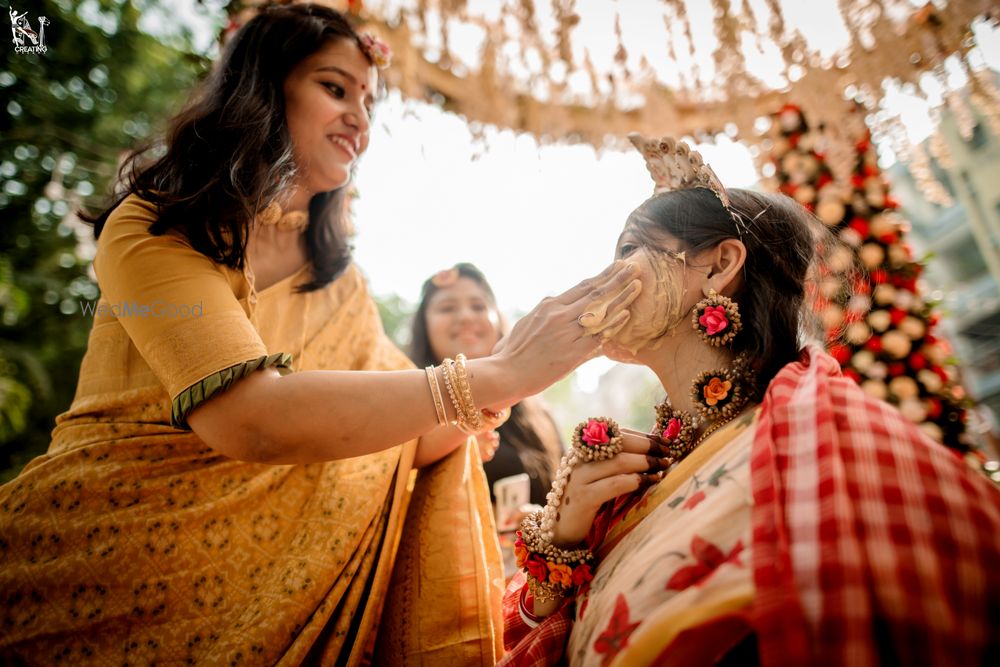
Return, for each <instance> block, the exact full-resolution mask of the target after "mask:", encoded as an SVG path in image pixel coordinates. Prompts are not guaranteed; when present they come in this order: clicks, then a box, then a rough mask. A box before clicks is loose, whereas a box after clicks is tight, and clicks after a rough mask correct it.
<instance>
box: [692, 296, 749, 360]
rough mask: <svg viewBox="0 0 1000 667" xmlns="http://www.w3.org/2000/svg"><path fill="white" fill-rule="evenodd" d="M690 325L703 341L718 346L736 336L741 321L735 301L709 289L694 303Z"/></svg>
mask: <svg viewBox="0 0 1000 667" xmlns="http://www.w3.org/2000/svg"><path fill="white" fill-rule="evenodd" d="M691 326H692V327H694V329H695V331H697V332H698V335H699V336H701V339H702V340H703V341H705V342H706V343H708V344H709V345H712V346H714V347H719V346H720V345H725V344H727V343H729V342H730V341H731V340H732V339H733V338H736V334H738V333H739V332H740V329H742V328H743V323H742V322H741V321H740V310H739V307H738V306H737V305H736V302H735V301H733V300H732V299H730V298H729V297H728V296H723V295H721V294H719V293H718V292H716V291H715V290H714V289H710V290H708V296H706V297H705V298H704V299H702V300H701V301H699V302H698V303H697V304H696V305H695V307H694V314H693V315H692V316H691Z"/></svg>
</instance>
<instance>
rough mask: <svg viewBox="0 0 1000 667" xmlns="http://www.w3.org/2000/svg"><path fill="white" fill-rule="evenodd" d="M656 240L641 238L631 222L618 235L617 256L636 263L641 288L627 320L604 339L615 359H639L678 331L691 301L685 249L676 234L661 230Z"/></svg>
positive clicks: (605, 350)
mask: <svg viewBox="0 0 1000 667" xmlns="http://www.w3.org/2000/svg"><path fill="white" fill-rule="evenodd" d="M655 241H656V243H654V244H650V243H649V241H648V240H646V241H642V240H640V237H639V235H638V234H637V232H636V228H635V223H632V222H630V223H629V224H628V225H626V227H625V230H624V231H623V232H622V235H621V236H620V237H619V239H618V245H617V248H616V250H615V257H616V258H617V259H629V260H632V261H634V262H636V263H637V264H638V265H639V275H638V279H639V280H640V281H641V282H642V292H641V293H640V294H639V296H638V297H637V298H636V300H635V301H634V302H632V305H631V306H629V311H630V312H631V313H632V315H631V318H630V319H629V322H628V324H626V325H625V327H624V328H623V329H622V330H621V331H619V332H617V333H616V334H615V335H614V336H612V337H611V339H610V340H609V341H608V342H607V343H605V346H604V352H605V354H606V355H607V356H608V357H610V358H612V359H615V360H618V361H631V362H634V361H638V359H637V355H641V353H642V352H643V351H646V350H657V349H659V348H660V347H661V346H662V345H663V344H664V342H665V341H666V340H667V339H668V338H670V337H671V336H673V335H674V334H675V333H677V331H678V329H679V328H680V325H682V324H683V323H684V322H685V321H686V320H687V315H688V312H689V311H690V308H691V305H693V302H692V303H687V302H688V301H691V299H690V298H689V294H688V292H689V291H690V290H689V287H690V285H689V283H691V282H693V280H692V279H691V278H690V277H689V273H690V271H691V268H690V267H689V266H688V261H689V258H688V253H686V252H684V251H682V250H680V247H681V244H680V241H678V240H677V239H676V238H674V237H672V236H670V235H668V234H666V233H664V234H661V235H657V237H656V238H655Z"/></svg>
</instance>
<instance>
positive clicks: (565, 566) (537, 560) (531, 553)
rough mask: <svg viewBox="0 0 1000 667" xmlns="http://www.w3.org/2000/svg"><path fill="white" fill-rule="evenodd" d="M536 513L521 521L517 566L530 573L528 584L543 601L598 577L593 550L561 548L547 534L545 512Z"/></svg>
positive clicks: (561, 595)
mask: <svg viewBox="0 0 1000 667" xmlns="http://www.w3.org/2000/svg"><path fill="white" fill-rule="evenodd" d="M543 512H544V510H542V511H539V512H533V513H531V514H529V515H528V516H526V517H525V518H524V519H523V520H522V521H521V529H520V530H518V531H517V539H516V540H514V556H515V558H516V560H517V566H518V567H519V568H521V569H522V570H524V571H525V572H526V573H527V574H528V587H529V588H530V589H531V594H532V595H533V596H534V597H535V599H536V600H538V601H539V602H548V601H549V600H554V599H556V598H557V597H563V596H565V595H566V594H567V593H568V592H569V591H570V589H572V588H573V587H575V586H580V585H582V584H585V583H587V582H588V581H590V580H591V579H593V578H594V575H593V572H592V566H591V565H592V563H593V561H594V554H593V553H592V552H591V551H590V549H572V550H569V549H560V548H559V547H557V546H554V545H553V544H552V542H551V540H550V539H546V538H545V537H544V536H543V531H542V526H541V524H542V521H543V518H542V514H543Z"/></svg>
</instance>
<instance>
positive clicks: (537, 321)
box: [493, 261, 642, 397]
mask: <svg viewBox="0 0 1000 667" xmlns="http://www.w3.org/2000/svg"><path fill="white" fill-rule="evenodd" d="M636 275H637V267H636V266H635V264H632V263H628V262H622V261H618V262H615V263H614V264H612V265H611V266H609V267H608V268H606V269H605V270H604V271H603V272H602V273H601V274H600V275H598V276H595V277H593V278H588V279H586V280H584V281H582V282H581V283H579V284H578V285H576V286H575V287H573V288H571V289H569V290H567V291H566V292H563V293H562V294H560V295H559V296H556V297H549V298H546V299H543V300H542V301H541V303H539V304H538V305H537V306H535V308H534V309H533V310H532V311H531V312H530V313H528V314H527V315H525V316H524V317H522V318H521V319H520V320H518V322H517V324H516V325H514V328H513V330H512V331H511V332H510V335H508V336H505V337H504V338H503V339H501V341H500V343H498V344H497V346H496V348H495V349H494V350H493V357H494V358H495V359H497V360H499V361H502V362H504V363H505V365H506V366H508V368H510V369H512V371H513V373H512V375H511V380H512V381H514V382H516V383H517V386H518V387H519V388H521V390H522V391H521V395H522V397H523V396H530V395H532V394H536V393H538V392H539V391H541V390H543V389H545V388H546V387H548V386H549V385H551V384H552V383H553V382H556V381H558V380H560V379H562V378H563V377H564V376H565V375H566V374H567V373H569V372H570V371H572V370H573V369H574V368H576V367H577V366H579V365H580V364H581V363H583V362H584V361H586V360H587V359H589V358H591V357H593V356H595V355H596V354H598V353H599V352H600V346H601V342H602V339H601V337H600V336H591V335H588V334H587V332H586V331H585V330H584V328H583V326H581V324H580V322H579V318H580V317H581V316H582V315H583V314H584V313H585V312H587V307H588V305H590V304H593V303H594V302H597V301H601V300H603V299H607V298H608V297H609V296H611V295H615V294H616V295H617V296H616V297H615V298H614V299H613V300H612V301H611V302H610V303H609V304H608V307H607V313H608V314H607V317H606V321H607V322H609V325H608V326H609V328H611V327H618V326H623V325H624V324H625V323H626V322H628V320H629V317H630V313H629V311H628V306H629V305H630V304H631V303H632V302H633V301H634V300H635V298H636V297H637V296H638V295H639V292H640V291H641V289H642V284H641V283H640V282H639V280H637V279H636V278H635V276H636Z"/></svg>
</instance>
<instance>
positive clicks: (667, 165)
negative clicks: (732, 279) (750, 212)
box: [628, 132, 748, 235]
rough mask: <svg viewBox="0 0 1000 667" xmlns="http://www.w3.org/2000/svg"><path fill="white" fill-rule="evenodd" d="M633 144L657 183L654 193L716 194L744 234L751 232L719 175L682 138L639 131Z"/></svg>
mask: <svg viewBox="0 0 1000 667" xmlns="http://www.w3.org/2000/svg"><path fill="white" fill-rule="evenodd" d="M628 138H629V141H631V142H632V145H633V146H635V147H636V148H638V149H639V152H640V153H642V156H643V157H644V158H646V168H647V169H649V175H650V176H652V178H653V182H654V183H655V184H656V185H655V188H654V189H653V194H654V195H658V194H660V193H661V192H671V191H673V190H688V189H690V188H706V189H708V190H711V191H712V192H714V193H715V196H716V197H718V198H719V201H720V202H721V203H722V206H723V207H724V208H725V209H726V210H727V211H728V212H729V215H731V216H732V218H733V220H734V221H735V222H736V226H737V229H738V230H739V232H740V235H742V234H743V233H744V232H746V231H748V225H747V222H746V220H745V219H744V218H743V216H741V215H740V214H739V213H738V212H737V211H735V210H734V209H733V208H732V206H730V203H729V193H727V192H726V188H725V186H724V185H722V181H720V180H719V177H718V176H716V175H715V172H714V171H713V170H712V168H711V167H709V166H708V165H707V164H705V160H703V159H702V157H701V154H700V153H699V152H698V151H693V150H691V147H690V146H688V145H687V144H686V143H684V142H683V141H681V140H679V139H674V138H673V137H662V138H659V139H649V138H647V137H644V136H642V135H641V134H639V133H638V132H631V133H629V135H628Z"/></svg>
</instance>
